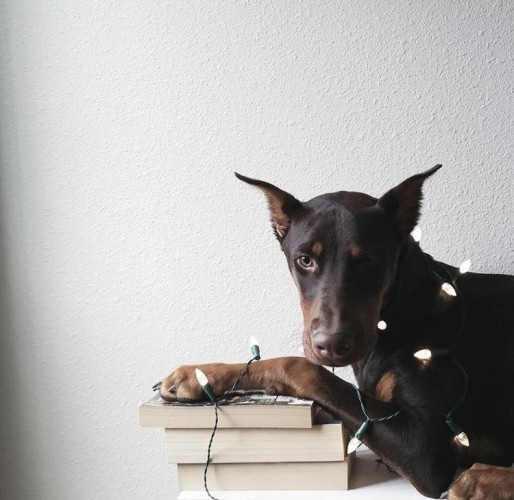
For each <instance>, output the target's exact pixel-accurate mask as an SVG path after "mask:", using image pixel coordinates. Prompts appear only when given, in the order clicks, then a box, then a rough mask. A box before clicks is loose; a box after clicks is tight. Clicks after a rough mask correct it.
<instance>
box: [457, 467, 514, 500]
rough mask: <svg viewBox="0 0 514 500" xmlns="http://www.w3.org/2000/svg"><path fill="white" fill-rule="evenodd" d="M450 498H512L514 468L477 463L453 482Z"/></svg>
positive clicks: (498, 499) (460, 499) (501, 499)
mask: <svg viewBox="0 0 514 500" xmlns="http://www.w3.org/2000/svg"><path fill="white" fill-rule="evenodd" d="M448 499H449V500H469V499H473V500H512V499H514V469H512V468H511V467H495V466H493V465H484V464H479V463H476V464H474V465H473V466H472V467H471V468H470V469H468V470H466V471H464V472H463V473H462V474H461V475H460V476H459V477H458V478H457V480H456V481H455V483H453V485H452V487H451V488H450V491H449V492H448Z"/></svg>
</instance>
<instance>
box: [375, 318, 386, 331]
mask: <svg viewBox="0 0 514 500" xmlns="http://www.w3.org/2000/svg"><path fill="white" fill-rule="evenodd" d="M377 328H378V329H379V330H385V329H386V328H387V323H386V322H385V321H384V320H383V319H381V320H380V321H379V322H378V323H377Z"/></svg>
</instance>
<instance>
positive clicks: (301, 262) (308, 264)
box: [296, 255, 314, 269]
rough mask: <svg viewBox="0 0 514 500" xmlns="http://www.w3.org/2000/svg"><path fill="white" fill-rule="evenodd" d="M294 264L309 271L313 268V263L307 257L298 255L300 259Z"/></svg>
mask: <svg viewBox="0 0 514 500" xmlns="http://www.w3.org/2000/svg"><path fill="white" fill-rule="evenodd" d="M296 262H298V264H299V265H300V266H302V267H304V268H305V269H310V268H311V267H313V266H314V261H313V260H312V259H311V258H310V257H309V256H308V255H300V257H298V258H297V259H296Z"/></svg>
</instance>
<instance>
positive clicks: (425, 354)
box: [414, 349, 432, 361]
mask: <svg viewBox="0 0 514 500" xmlns="http://www.w3.org/2000/svg"><path fill="white" fill-rule="evenodd" d="M414 357H415V358H418V359H421V361H428V360H429V359H431V358H432V351H431V350H430V349H420V350H419V351H416V352H415V353H414Z"/></svg>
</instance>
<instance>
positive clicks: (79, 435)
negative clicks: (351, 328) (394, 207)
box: [0, 0, 514, 500]
mask: <svg viewBox="0 0 514 500" xmlns="http://www.w3.org/2000/svg"><path fill="white" fill-rule="evenodd" d="M1 14H2V15H1V37H2V40H1V47H2V52H1V68H0V82H1V83H0V84H1V117H2V119H1V142H0V154H1V158H0V161H1V163H0V165H1V171H0V190H1V191H0V194H1V196H0V200H1V202H0V203H1V205H0V208H1V215H0V223H1V228H0V229H1V232H0V245H1V249H2V252H1V260H0V279H1V284H0V289H1V293H2V295H1V314H2V316H1V325H0V326H1V329H2V332H1V337H0V338H1V340H0V342H1V351H0V356H1V359H0V369H1V384H2V389H1V390H2V392H1V394H2V395H1V404H0V407H1V408H0V411H1V420H0V425H1V426H2V435H1V439H2V441H1V449H2V454H3V455H4V460H3V466H2V477H1V478H0V497H1V498H6V499H15V498H20V499H32V498H38V499H70V498H73V499H75V500H80V499H86V498H87V499H96V498H109V499H147V498H152V499H160V498H162V499H164V498H167V499H169V498H173V494H174V492H175V491H176V484H175V475H174V470H173V467H172V466H167V465H166V464H165V462H164V450H163V436H162V434H161V433H160V432H158V431H156V430H149V429H140V428H139V427H138V422H137V402H138V401H139V400H140V399H142V398H145V397H147V396H149V395H150V386H151V385H152V383H153V382H155V381H156V380H158V379H159V378H160V377H161V376H163V375H165V374H166V373H167V372H168V371H170V370H171V369H172V368H173V367H174V366H177V365H178V364H179V363H182V362H202V361H207V360H227V361H241V360H246V359H247V358H248V356H249V352H248V348H247V345H246V338H247V337H248V336H249V335H252V334H253V335H256V336H258V337H259V338H260V339H261V344H262V350H263V354H264V355H265V356H278V355H284V354H290V353H293V354H295V353H296V352H297V347H298V345H299V343H300V330H301V319H300V312H299V307H298V305H297V297H296V292H295V290H294V287H293V283H292V281H291V280H290V278H289V277H288V273H287V270H286V265H285V262H283V257H282V255H281V253H280V251H279V248H278V245H277V244H276V242H275V241H274V240H273V237H272V235H271V230H270V229H269V227H268V214H267V213H266V209H265V203H264V200H263V199H262V196H261V195H260V193H258V192H256V191H254V190H252V189H251V188H250V187H248V186H246V185H243V184H242V183H240V182H238V181H237V180H236V179H235V178H234V176H233V174H232V172H233V171H234V170H238V171H240V172H241V173H244V174H246V175H250V176H254V177H257V178H263V179H265V180H268V181H271V182H274V183H276V184H278V185H279V186H281V187H283V188H284V189H287V190H290V191H291V192H293V193H294V194H296V195H297V196H298V197H300V198H302V199H307V198H310V197H312V196H314V195H317V194H319V193H321V192H324V191H331V190H332V191H333V190H340V189H347V190H360V191H364V192H368V193H370V194H373V195H379V194H381V193H382V192H383V191H384V190H385V189H386V188H389V187H391V186H393V185H394V184H395V183H397V182H399V181H400V180H402V179H403V178H405V177H406V176H408V175H410V174H413V173H417V172H419V171H421V170H424V169H426V168H429V167H431V166H432V165H434V164H435V163H437V162H441V163H443V164H444V165H445V168H444V169H443V170H441V171H440V172H439V173H438V174H437V176H436V177H434V178H433V179H432V180H431V181H430V183H429V185H428V187H427V190H426V203H425V209H424V216H423V219H422V226H423V229H424V246H425V248H426V249H427V250H428V251H430V252H432V253H433V254H434V255H435V256H436V257H437V258H440V259H442V260H445V261H447V262H450V263H453V264H458V263H459V261H460V260H461V259H462V258H464V257H465V256H466V257H467V256H469V257H471V258H472V259H473V260H474V262H475V270H481V271H490V272H505V273H513V272H514V263H513V260H514V258H513V250H512V249H513V229H512V228H513V225H514V224H513V222H514V218H513V208H514V207H513V202H512V188H513V175H512V174H513V159H512V153H513V146H512V144H513V137H514V128H513V119H512V117H513V110H514V109H513V81H514V78H513V77H514V75H513V62H512V47H513V43H514V36H513V30H512V26H513V23H514V14H513V8H512V3H511V2H479V1H474V2H457V1H453V2H452V1H447V0H439V1H435V2H424V1H421V0H420V1H409V2H396V1H378V0H377V1H368V2H361V1H356V0H347V1H336V0H334V1H298V0H294V1H293V0H291V1H287V2H286V1H276V2H271V1H264V0H260V1H258V0H254V1H245V2H243V1H236V0H231V1H209V0H197V1H178V0H177V1H167V2H163V1H161V2H158V1H148V2H133V1H132V2H129V1H118V2H105V1H98V0H95V1H88V2H86V1H84V0H66V1H61V2H56V1H50V0H41V1H23V2H20V1H18V0H11V1H8V0H6V1H3V2H2V4H1Z"/></svg>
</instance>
